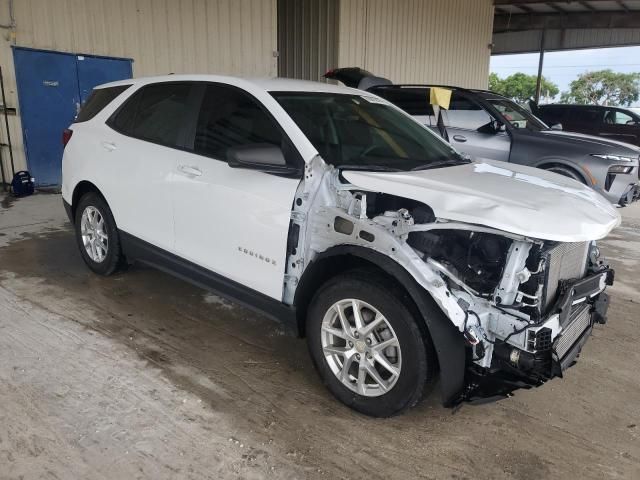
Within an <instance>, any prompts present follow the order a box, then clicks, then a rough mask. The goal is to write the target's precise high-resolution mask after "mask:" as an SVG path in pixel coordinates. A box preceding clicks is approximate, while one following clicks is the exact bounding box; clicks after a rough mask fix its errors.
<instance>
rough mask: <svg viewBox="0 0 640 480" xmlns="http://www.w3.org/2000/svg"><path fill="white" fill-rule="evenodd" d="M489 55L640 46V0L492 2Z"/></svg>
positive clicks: (502, 0) (500, 0) (526, 0)
mask: <svg viewBox="0 0 640 480" xmlns="http://www.w3.org/2000/svg"><path fill="white" fill-rule="evenodd" d="M494 6H495V15H494V25H493V32H494V34H493V50H492V52H493V54H501V53H525V52H537V51H540V49H541V46H542V42H541V40H542V37H543V35H542V32H543V31H544V32H545V34H544V49H545V50H547V51H550V50H573V49H580V48H598V47H614V46H629V45H640V0H597V1H591V0H563V1H544V0H494Z"/></svg>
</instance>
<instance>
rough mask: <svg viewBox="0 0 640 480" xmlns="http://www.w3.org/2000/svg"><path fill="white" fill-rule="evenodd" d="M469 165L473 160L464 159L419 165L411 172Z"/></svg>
mask: <svg viewBox="0 0 640 480" xmlns="http://www.w3.org/2000/svg"><path fill="white" fill-rule="evenodd" d="M468 163H471V160H466V159H464V158H458V159H448V160H440V161H437V162H431V163H425V164H424V165H418V166H417V167H413V168H412V169H411V171H412V172H415V171H417V170H429V169H431V168H440V167H453V166H455V165H466V164H468Z"/></svg>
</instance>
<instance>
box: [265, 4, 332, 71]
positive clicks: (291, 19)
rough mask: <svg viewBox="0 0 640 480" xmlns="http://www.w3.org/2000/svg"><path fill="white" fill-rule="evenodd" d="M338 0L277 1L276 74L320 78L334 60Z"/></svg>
mask: <svg viewBox="0 0 640 480" xmlns="http://www.w3.org/2000/svg"><path fill="white" fill-rule="evenodd" d="M338 13H339V0H278V53H279V57H278V75H279V76H281V77H288V78H301V79H304V80H316V81H323V80H324V79H323V78H322V76H323V75H324V74H325V73H326V71H327V70H329V69H330V68H333V67H334V66H335V64H336V63H337V61H338Z"/></svg>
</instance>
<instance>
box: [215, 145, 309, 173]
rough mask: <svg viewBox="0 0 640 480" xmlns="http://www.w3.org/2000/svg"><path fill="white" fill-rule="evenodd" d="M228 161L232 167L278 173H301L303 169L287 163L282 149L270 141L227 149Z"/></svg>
mask: <svg viewBox="0 0 640 480" xmlns="http://www.w3.org/2000/svg"><path fill="white" fill-rule="evenodd" d="M227 163H228V165H229V166H230V167H231V168H244V169H247V170H258V171H261V172H265V173H273V174H276V175H286V176H293V175H300V174H301V170H300V168H298V167H293V166H291V165H288V164H287V161H286V159H285V156H284V153H283V152H282V149H281V148H280V147H278V146H277V145H272V144H270V143H252V144H250V145H241V146H238V147H229V148H228V149H227Z"/></svg>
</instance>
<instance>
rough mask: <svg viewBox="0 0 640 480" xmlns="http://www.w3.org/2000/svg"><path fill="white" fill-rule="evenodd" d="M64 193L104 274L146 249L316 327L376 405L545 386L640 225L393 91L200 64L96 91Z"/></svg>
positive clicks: (169, 267) (78, 132)
mask: <svg viewBox="0 0 640 480" xmlns="http://www.w3.org/2000/svg"><path fill="white" fill-rule="evenodd" d="M63 140H64V143H65V145H66V148H65V152H64V160H63V179H64V181H63V189H62V191H63V198H64V203H65V207H66V209H67V212H68V214H69V217H70V219H71V221H72V223H73V224H74V225H75V229H76V237H77V242H78V246H79V247H80V251H81V253H82V257H83V258H84V260H85V262H86V263H87V265H88V266H89V268H91V269H92V270H93V271H94V272H96V273H99V274H102V275H109V274H111V273H113V272H115V271H116V270H117V269H118V267H120V266H121V265H123V264H124V262H132V261H134V260H136V261H140V262H143V263H145V264H148V265H152V266H155V267H158V268H160V269H162V270H164V271H168V272H172V273H174V274H176V275H178V276H179V277H181V278H184V279H187V280H190V281H192V282H194V283H195V284H197V285H199V286H201V287H204V288H208V289H212V290H214V291H216V292H218V293H220V294H222V295H224V296H227V297H229V298H231V299H234V300H236V301H238V302H239V303H242V304H244V305H246V306H249V307H252V308H255V309H257V310H259V311H261V312H264V313H266V314H268V315H272V316H274V317H278V318H287V319H291V320H292V321H293V322H296V324H297V328H298V331H299V332H300V335H301V336H304V335H306V337H307V340H308V344H309V349H310V351H311V356H312V358H313V361H314V363H315V365H316V367H317V369H318V372H319V374H320V376H321V377H322V380H323V381H324V383H325V384H326V385H327V387H328V388H329V389H330V390H331V392H332V393H333V394H334V395H335V396H336V397H337V398H338V399H340V400H341V401H342V402H344V403H345V404H347V405H349V406H351V407H353V408H354V409H356V410H358V411H360V412H363V413H366V414H369V415H375V416H388V415H393V414H396V413H398V412H400V411H402V410H404V409H406V408H408V407H411V406H412V405H415V404H416V403H417V402H418V401H419V400H420V399H421V398H422V396H423V393H424V392H425V387H426V385H427V384H428V383H430V382H431V381H432V380H433V379H434V376H435V375H436V373H437V372H438V371H439V372H440V377H441V390H442V397H443V403H444V404H445V405H447V406H453V405H457V404H459V403H460V402H463V401H480V400H486V399H487V398H494V397H501V396H506V395H509V394H510V393H511V392H512V391H514V390H515V389H517V388H523V387H524V388H528V387H531V386H538V385H540V384H542V383H544V382H545V381H546V380H549V379H550V378H553V377H555V376H561V375H562V373H563V371H564V370H565V369H566V368H568V367H569V366H570V365H572V364H573V363H574V360H575V358H576V357H577V355H578V353H579V351H580V349H581V347H582V345H583V344H584V342H585V341H586V339H587V338H588V336H589V334H590V333H591V330H592V328H593V325H594V323H596V322H597V323H604V322H605V319H606V309H607V298H608V297H607V295H606V294H605V293H604V289H605V286H606V285H607V284H611V282H612V280H613V272H612V271H611V270H610V269H609V268H608V267H607V266H606V265H605V264H604V263H603V261H602V260H601V259H600V258H599V252H598V249H597V248H596V246H595V240H597V239H600V238H602V237H604V236H606V235H607V234H608V233H609V231H611V229H613V228H614V227H615V226H616V225H618V223H619V221H620V218H619V215H618V214H617V212H616V211H615V210H614V209H613V208H612V207H611V205H610V204H609V203H608V202H607V201H606V200H605V199H604V198H603V197H602V196H601V195H599V194H598V193H596V192H594V191H593V190H590V189H589V188H587V187H585V186H583V185H581V184H579V183H578V182H576V181H574V180H571V179H568V178H565V177H561V176H558V175H556V174H552V173H548V172H544V171H540V170H535V169H532V168H527V167H522V166H518V165H511V164H509V165H507V164H504V163H492V162H480V163H477V162H471V161H469V160H468V159H466V158H464V157H463V156H461V155H459V154H458V153H457V152H456V151H455V150H453V149H452V148H451V147H450V146H449V145H448V144H447V143H445V142H443V141H442V140H440V139H439V138H438V137H437V136H435V135H434V134H432V133H431V132H430V131H429V130H428V129H427V128H426V127H423V126H422V125H420V124H419V123H418V122H416V121H415V120H413V119H412V118H411V117H410V116H408V115H407V114H405V113H403V112H402V111H401V110H400V109H398V108H397V107H394V106H393V105H391V104H390V103H388V102H387V101H386V100H383V99H381V98H379V97H377V96H375V95H372V94H369V93H365V92H362V91H360V90H354V89H349V88H343V87H338V86H332V85H326V84H321V83H312V82H304V81H295V80H282V79H270V80H245V79H239V78H231V77H221V76H208V75H207V76H205V75H188V76H178V75H172V76H166V77H157V78H145V79H137V80H129V81H122V82H116V83H110V84H107V85H103V86H100V87H98V88H96V89H95V90H94V92H93V94H92V96H91V97H90V98H89V100H88V101H87V103H86V104H85V105H84V107H83V109H82V111H81V112H80V114H79V115H78V118H77V119H76V122H75V123H74V124H73V125H71V127H70V128H69V130H67V131H65V133H64V136H63Z"/></svg>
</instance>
